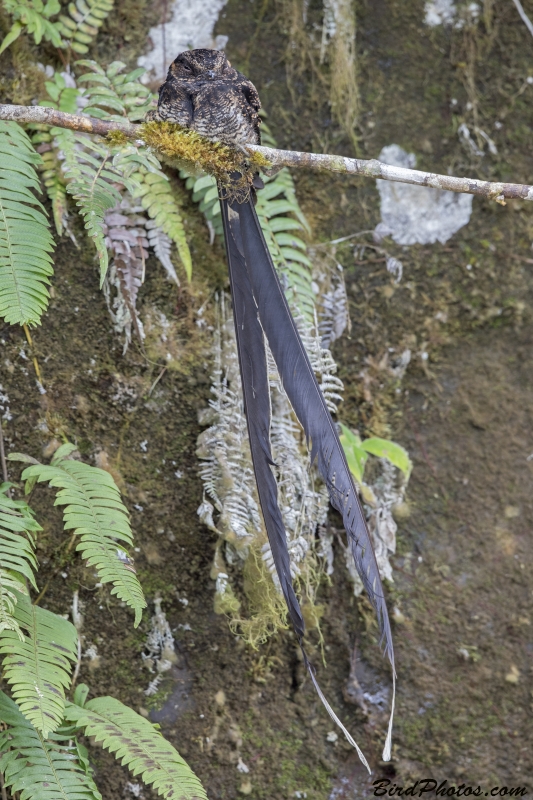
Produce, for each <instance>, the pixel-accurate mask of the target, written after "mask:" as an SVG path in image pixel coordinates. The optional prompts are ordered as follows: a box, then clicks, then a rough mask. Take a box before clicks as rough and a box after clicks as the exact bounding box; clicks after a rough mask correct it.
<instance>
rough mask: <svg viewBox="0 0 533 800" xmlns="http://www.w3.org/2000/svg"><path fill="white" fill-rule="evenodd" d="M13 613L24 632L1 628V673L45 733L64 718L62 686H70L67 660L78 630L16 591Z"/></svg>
mask: <svg viewBox="0 0 533 800" xmlns="http://www.w3.org/2000/svg"><path fill="white" fill-rule="evenodd" d="M16 595H17V597H16V599H17V604H16V606H15V611H14V616H15V619H16V621H17V622H18V624H19V626H20V627H21V628H22V629H23V630H24V632H25V639H24V641H21V640H20V638H19V636H18V632H17V631H12V630H5V631H4V632H3V634H2V637H1V638H0V653H2V654H3V655H4V662H3V667H4V677H5V679H6V681H7V682H8V683H9V684H10V686H11V687H12V691H13V697H14V698H15V700H16V702H17V704H18V706H19V708H20V710H21V711H22V713H23V714H24V716H25V717H27V719H29V720H30V722H31V723H32V724H33V725H35V727H36V728H37V729H38V730H40V731H42V732H43V735H44V736H45V737H46V736H47V735H48V733H49V732H51V731H54V730H56V728H58V727H59V725H60V724H61V720H62V719H63V711H64V704H65V687H68V686H69V685H70V663H69V662H70V661H72V662H74V661H76V658H77V645H78V634H77V631H76V628H75V627H74V625H72V623H71V622H69V621H68V620H66V619H63V617H60V616H59V615H58V614H53V613H52V612H51V611H46V610H45V609H44V608H39V606H34V605H32V604H31V601H30V599H29V597H28V596H27V595H25V594H21V593H16Z"/></svg>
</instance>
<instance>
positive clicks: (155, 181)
mask: <svg viewBox="0 0 533 800" xmlns="http://www.w3.org/2000/svg"><path fill="white" fill-rule="evenodd" d="M136 177H137V178H138V179H139V182H140V186H139V188H138V189H136V191H135V192H134V195H133V196H134V197H136V198H139V199H140V201H141V205H142V207H143V208H144V209H145V210H146V211H147V212H148V215H149V216H150V218H151V219H153V220H154V221H155V223H156V225H158V226H159V227H160V228H161V229H162V231H163V232H164V233H166V234H167V236H170V238H171V239H172V241H173V242H174V243H175V244H176V247H177V249H178V254H179V257H180V259H181V263H182V264H183V267H184V269H185V273H186V275H187V278H188V279H189V280H190V279H191V277H192V258H191V252H190V250H189V245H188V244H187V239H186V237H185V228H184V227H183V219H182V216H181V212H180V208H179V205H178V203H177V201H176V198H175V197H174V194H173V192H172V187H171V185H170V182H169V180H168V179H167V178H165V176H164V175H162V174H157V173H153V172H148V171H147V170H146V169H143V170H141V171H140V172H138V173H137V175H136Z"/></svg>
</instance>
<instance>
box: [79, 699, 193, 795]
mask: <svg viewBox="0 0 533 800" xmlns="http://www.w3.org/2000/svg"><path fill="white" fill-rule="evenodd" d="M65 716H66V718H67V719H68V720H71V721H73V722H74V723H75V724H76V726H77V727H80V728H83V729H84V732H85V735H86V736H90V737H92V738H94V739H95V741H96V742H98V743H101V745H102V747H104V748H105V749H106V750H110V751H111V752H112V753H116V754H117V758H120V759H121V763H122V764H123V765H125V766H127V767H128V769H129V770H130V771H131V772H132V773H133V775H140V777H141V779H142V780H143V781H144V783H147V784H149V785H152V786H153V788H154V789H155V791H156V792H157V793H158V794H159V795H160V796H161V797H165V798H179V799H180V800H207V795H206V793H205V791H204V789H203V787H202V784H201V783H200V781H199V780H198V778H197V777H196V775H195V774H194V772H193V771H192V770H191V768H190V767H189V765H188V764H187V763H186V762H185V761H184V760H183V759H182V758H181V756H180V754H179V753H178V751H177V750H175V749H174V747H172V745H171V744H170V743H169V742H167V741H166V739H164V738H163V736H162V735H161V734H160V733H159V732H158V731H157V730H156V729H155V728H154V727H153V725H151V724H150V722H148V720H146V719H144V717H141V716H140V715H139V714H136V713H135V711H132V709H131V708H128V707H127V706H125V705H123V704H122V703H120V702H119V701H118V700H115V698H114V697H98V698H96V699H95V700H90V701H89V702H88V703H86V704H85V705H84V706H83V708H82V707H80V706H77V705H74V703H68V704H67V706H66V710H65Z"/></svg>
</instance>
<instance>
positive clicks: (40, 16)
mask: <svg viewBox="0 0 533 800" xmlns="http://www.w3.org/2000/svg"><path fill="white" fill-rule="evenodd" d="M3 6H4V8H5V9H6V11H7V12H8V14H11V16H12V17H13V19H14V20H15V21H14V23H13V25H12V27H11V30H10V31H9V33H8V34H7V36H6V37H5V38H4V40H3V42H2V44H0V53H2V52H3V51H4V50H5V49H6V48H7V47H9V45H10V44H13V42H14V41H15V40H16V39H18V37H19V36H20V34H21V33H22V32H23V31H24V30H25V31H27V32H28V33H31V34H32V36H33V39H34V41H35V44H40V42H41V40H42V39H45V40H46V41H47V42H52V44H53V45H55V47H61V45H62V42H61V35H60V32H59V30H58V28H57V23H54V22H50V17H52V16H54V14H58V13H59V11H60V10H61V6H60V4H59V2H58V0H48V2H46V3H43V2H41V0H3Z"/></svg>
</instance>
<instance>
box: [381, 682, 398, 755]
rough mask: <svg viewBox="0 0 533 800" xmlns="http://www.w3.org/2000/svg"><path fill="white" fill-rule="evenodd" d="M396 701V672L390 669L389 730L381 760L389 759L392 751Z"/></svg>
mask: <svg viewBox="0 0 533 800" xmlns="http://www.w3.org/2000/svg"><path fill="white" fill-rule="evenodd" d="M395 701H396V673H395V672H394V670H392V704H391V710H390V719H389V730H388V731H387V738H386V739H385V747H384V748H383V756H382V758H383V761H390V760H391V751H392V723H393V720H394V703H395Z"/></svg>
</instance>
